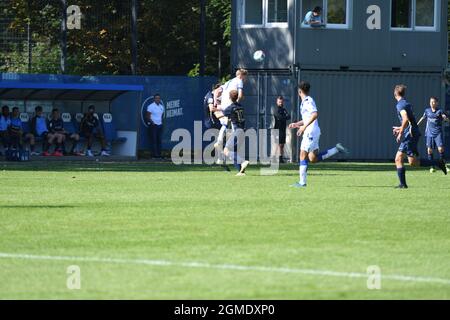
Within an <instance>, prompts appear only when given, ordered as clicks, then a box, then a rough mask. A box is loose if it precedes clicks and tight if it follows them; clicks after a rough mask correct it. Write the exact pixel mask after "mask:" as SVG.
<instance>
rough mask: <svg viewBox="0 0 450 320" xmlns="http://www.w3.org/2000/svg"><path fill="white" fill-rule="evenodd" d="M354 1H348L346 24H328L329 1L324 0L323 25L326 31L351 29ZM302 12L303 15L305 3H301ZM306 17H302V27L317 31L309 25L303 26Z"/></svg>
mask: <svg viewBox="0 0 450 320" xmlns="http://www.w3.org/2000/svg"><path fill="white" fill-rule="evenodd" d="M352 9H353V1H352V0H346V14H345V20H346V21H345V24H337V23H328V21H327V20H328V0H322V14H323V23H324V25H325V26H324V28H325V29H340V30H349V29H351V27H350V26H351V23H352V16H353V15H352V13H353V10H352ZM300 12H301V14H302V15H303V1H300ZM304 18H305V17H304V16H302V17H301V22H300V26H301V28H305V29H313V30H314V29H315V28H313V27H311V26H309V25H305V24H303V19H304Z"/></svg>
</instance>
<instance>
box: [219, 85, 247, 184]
mask: <svg viewBox="0 0 450 320" xmlns="http://www.w3.org/2000/svg"><path fill="white" fill-rule="evenodd" d="M238 99H239V91H238V90H231V91H230V92H229V101H231V104H230V105H229V106H228V107H227V108H225V111H224V113H223V114H224V116H225V117H227V118H228V119H230V122H231V131H232V134H231V136H230V137H229V138H228V140H227V143H226V145H225V148H224V151H223V152H224V155H225V156H226V157H228V158H229V159H231V160H232V161H233V164H234V166H235V168H236V169H237V170H238V173H237V175H236V176H238V177H244V176H245V169H247V167H248V165H249V164H250V162H249V161H247V160H244V159H242V158H241V157H240V153H241V152H240V151H241V150H243V149H242V147H243V146H244V141H245V132H244V131H245V117H244V108H243V107H242V106H241V105H240V104H239V102H238Z"/></svg>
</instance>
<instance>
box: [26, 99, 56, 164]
mask: <svg viewBox="0 0 450 320" xmlns="http://www.w3.org/2000/svg"><path fill="white" fill-rule="evenodd" d="M31 133H32V134H33V135H34V137H35V139H36V138H42V155H43V156H44V157H48V156H49V155H50V153H49V152H48V148H49V147H50V146H49V144H48V140H49V138H50V137H52V136H53V134H52V133H49V132H48V120H47V117H45V115H44V114H43V113H42V107H41V106H36V108H34V117H33V118H32V119H31Z"/></svg>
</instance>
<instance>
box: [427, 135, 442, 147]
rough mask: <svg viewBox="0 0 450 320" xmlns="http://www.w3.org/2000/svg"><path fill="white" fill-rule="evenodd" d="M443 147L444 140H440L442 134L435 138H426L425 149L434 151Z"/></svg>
mask: <svg viewBox="0 0 450 320" xmlns="http://www.w3.org/2000/svg"><path fill="white" fill-rule="evenodd" d="M443 146H444V139H442V133H440V134H438V135H436V136H434V137H433V136H427V148H428V149H436V148H442V147H443Z"/></svg>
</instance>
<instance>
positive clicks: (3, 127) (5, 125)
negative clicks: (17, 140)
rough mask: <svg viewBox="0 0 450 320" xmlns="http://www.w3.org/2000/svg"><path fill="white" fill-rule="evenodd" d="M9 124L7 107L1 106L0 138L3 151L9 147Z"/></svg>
mask: <svg viewBox="0 0 450 320" xmlns="http://www.w3.org/2000/svg"><path fill="white" fill-rule="evenodd" d="M10 124H11V117H10V116H9V107H8V106H3V107H2V114H0V139H1V142H2V144H3V149H4V151H6V150H8V149H9V132H8V129H9V126H10Z"/></svg>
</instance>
